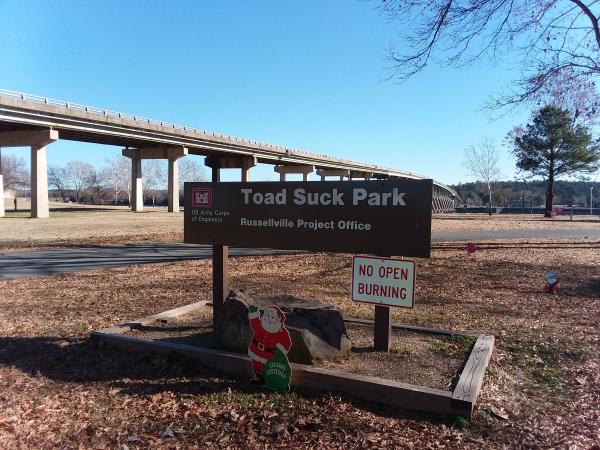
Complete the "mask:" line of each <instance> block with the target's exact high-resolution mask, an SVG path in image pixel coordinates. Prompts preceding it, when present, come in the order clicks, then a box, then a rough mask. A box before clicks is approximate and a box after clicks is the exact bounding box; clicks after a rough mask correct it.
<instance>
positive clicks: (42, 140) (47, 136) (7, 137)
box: [0, 128, 58, 147]
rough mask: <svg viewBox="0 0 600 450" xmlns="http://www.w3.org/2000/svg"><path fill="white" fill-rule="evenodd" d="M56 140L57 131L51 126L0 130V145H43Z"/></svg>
mask: <svg viewBox="0 0 600 450" xmlns="http://www.w3.org/2000/svg"><path fill="white" fill-rule="evenodd" d="M56 140H58V131H57V130H53V129H51V128H49V129H46V130H27V131H2V132H0V147H32V146H36V147H44V146H46V145H48V144H50V143H52V142H54V141H56Z"/></svg>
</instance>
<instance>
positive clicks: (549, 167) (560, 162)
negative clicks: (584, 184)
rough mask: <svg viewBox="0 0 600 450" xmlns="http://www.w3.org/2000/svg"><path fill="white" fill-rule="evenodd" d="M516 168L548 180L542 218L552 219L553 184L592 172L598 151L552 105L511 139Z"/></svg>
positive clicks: (582, 131)
mask: <svg viewBox="0 0 600 450" xmlns="http://www.w3.org/2000/svg"><path fill="white" fill-rule="evenodd" d="M511 140H512V144H513V149H512V151H513V153H514V154H515V156H516V158H517V167H518V168H519V169H520V170H522V171H524V172H528V173H530V174H532V175H534V176H541V177H543V178H544V179H546V180H547V185H546V211H545V214H544V215H545V216H546V217H551V216H552V200H553V198H554V181H555V180H556V179H558V178H559V177H561V176H566V175H574V174H577V173H590V172H594V171H595V170H597V169H598V167H599V166H600V164H599V162H600V148H599V146H598V143H597V142H596V141H593V139H592V135H591V133H590V131H589V129H588V128H586V127H585V126H583V125H577V126H576V125H575V123H574V119H573V118H572V117H571V116H570V115H569V113H568V112H567V111H566V110H564V109H561V108H557V107H555V106H545V107H543V108H542V109H540V110H539V111H538V112H537V113H536V114H535V115H534V117H533V120H532V121H531V123H528V124H527V125H526V127H525V129H524V130H523V129H517V130H516V131H515V132H513V135H512V137H511Z"/></svg>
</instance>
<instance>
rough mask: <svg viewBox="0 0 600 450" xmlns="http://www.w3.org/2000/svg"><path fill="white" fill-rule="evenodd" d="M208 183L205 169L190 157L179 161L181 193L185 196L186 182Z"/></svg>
mask: <svg viewBox="0 0 600 450" xmlns="http://www.w3.org/2000/svg"><path fill="white" fill-rule="evenodd" d="M192 181H208V178H207V177H206V174H205V172H204V169H203V167H202V166H201V165H200V164H198V163H197V162H196V161H194V160H193V159H191V158H190V157H187V158H182V159H180V160H179V193H180V195H183V185H184V183H185V182H192Z"/></svg>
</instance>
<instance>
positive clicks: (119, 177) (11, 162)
mask: <svg viewBox="0 0 600 450" xmlns="http://www.w3.org/2000/svg"><path fill="white" fill-rule="evenodd" d="M1 158H2V160H1V163H2V164H1V167H2V173H3V179H4V189H6V190H13V191H17V192H18V191H22V190H28V189H30V174H29V170H28V169H27V166H26V164H25V160H24V159H23V158H18V157H16V156H14V155H2V156H1ZM178 164H179V185H180V186H179V192H180V196H183V183H185V182H186V181H206V180H207V178H206V175H205V173H204V169H203V167H202V166H201V165H200V164H198V163H197V162H196V161H193V160H192V159H190V158H182V159H180V160H179V161H178ZM167 171H168V166H167V161H166V160H158V159H150V160H143V162H142V174H143V189H144V192H143V195H144V201H145V202H146V203H151V204H153V205H163V204H166V203H167V181H168V172H167ZM48 187H49V189H50V190H51V194H54V195H55V196H56V197H58V198H60V199H61V200H62V201H64V202H67V201H73V202H77V203H80V202H82V203H92V204H110V203H112V204H114V205H119V204H127V205H131V160H130V159H129V158H125V157H123V156H118V157H114V158H111V159H108V160H106V162H105V164H104V165H103V166H102V167H95V166H94V165H92V164H90V163H87V162H84V161H70V162H68V163H66V164H64V165H59V164H55V165H50V166H48Z"/></svg>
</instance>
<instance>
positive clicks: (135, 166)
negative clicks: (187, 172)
mask: <svg viewBox="0 0 600 450" xmlns="http://www.w3.org/2000/svg"><path fill="white" fill-rule="evenodd" d="M122 154H123V156H125V157H127V158H131V210H132V211H134V212H139V211H143V210H144V194H143V193H144V189H143V181H142V180H143V177H142V159H166V160H168V164H169V180H168V186H167V190H168V199H167V200H168V204H169V212H179V167H178V163H177V160H178V159H179V158H181V157H183V156H185V155H187V154H188V149H187V148H186V147H143V148H126V149H124V150H123V152H122Z"/></svg>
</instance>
